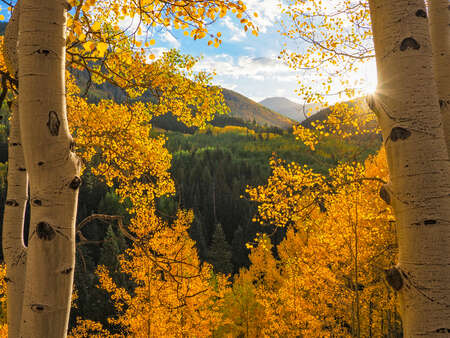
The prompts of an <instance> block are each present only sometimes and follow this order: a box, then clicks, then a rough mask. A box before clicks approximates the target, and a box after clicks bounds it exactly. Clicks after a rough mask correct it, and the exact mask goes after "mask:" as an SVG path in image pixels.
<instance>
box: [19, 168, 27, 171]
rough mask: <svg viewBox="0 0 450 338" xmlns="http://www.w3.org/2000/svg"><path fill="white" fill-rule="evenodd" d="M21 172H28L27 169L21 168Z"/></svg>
mask: <svg viewBox="0 0 450 338" xmlns="http://www.w3.org/2000/svg"><path fill="white" fill-rule="evenodd" d="M19 171H27V169H26V168H19Z"/></svg>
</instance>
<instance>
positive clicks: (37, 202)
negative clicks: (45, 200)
mask: <svg viewBox="0 0 450 338" xmlns="http://www.w3.org/2000/svg"><path fill="white" fill-rule="evenodd" d="M31 203H33V205H34V206H37V207H40V206H42V201H41V200H39V199H34V200H32V202H31Z"/></svg>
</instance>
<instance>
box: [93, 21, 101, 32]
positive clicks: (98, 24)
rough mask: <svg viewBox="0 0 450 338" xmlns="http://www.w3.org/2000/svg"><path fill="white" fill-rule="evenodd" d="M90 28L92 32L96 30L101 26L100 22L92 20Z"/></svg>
mask: <svg viewBox="0 0 450 338" xmlns="http://www.w3.org/2000/svg"><path fill="white" fill-rule="evenodd" d="M91 28H92V30H93V31H94V32H96V31H98V30H99V29H100V28H101V24H100V22H98V21H96V22H94V23H93V25H92V26H91Z"/></svg>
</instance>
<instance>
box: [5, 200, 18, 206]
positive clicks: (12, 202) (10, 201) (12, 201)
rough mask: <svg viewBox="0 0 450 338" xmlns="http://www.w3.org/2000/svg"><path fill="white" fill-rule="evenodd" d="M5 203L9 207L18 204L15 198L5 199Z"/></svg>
mask: <svg viewBox="0 0 450 338" xmlns="http://www.w3.org/2000/svg"><path fill="white" fill-rule="evenodd" d="M6 205H7V206H10V207H17V206H19V203H17V201H16V200H7V201H6Z"/></svg>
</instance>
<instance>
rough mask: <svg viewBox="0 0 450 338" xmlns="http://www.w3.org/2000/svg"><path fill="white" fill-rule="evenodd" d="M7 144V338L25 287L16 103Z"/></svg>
mask: <svg viewBox="0 0 450 338" xmlns="http://www.w3.org/2000/svg"><path fill="white" fill-rule="evenodd" d="M11 113H12V115H11V119H10V136H9V142H8V178H7V179H8V193H7V197H6V207H5V214H4V219H3V234H2V241H3V253H4V257H5V262H6V269H7V286H8V290H7V295H8V306H7V310H8V314H7V319H8V336H9V337H18V336H19V328H20V322H21V320H20V318H21V314H22V300H23V293H24V285H25V263H26V248H25V245H24V241H23V226H24V218H25V208H26V204H27V201H28V177H27V172H26V170H25V161H24V158H23V152H22V149H21V148H22V146H21V139H20V129H19V121H18V120H19V117H18V116H17V102H16V101H13V102H12V106H11Z"/></svg>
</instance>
